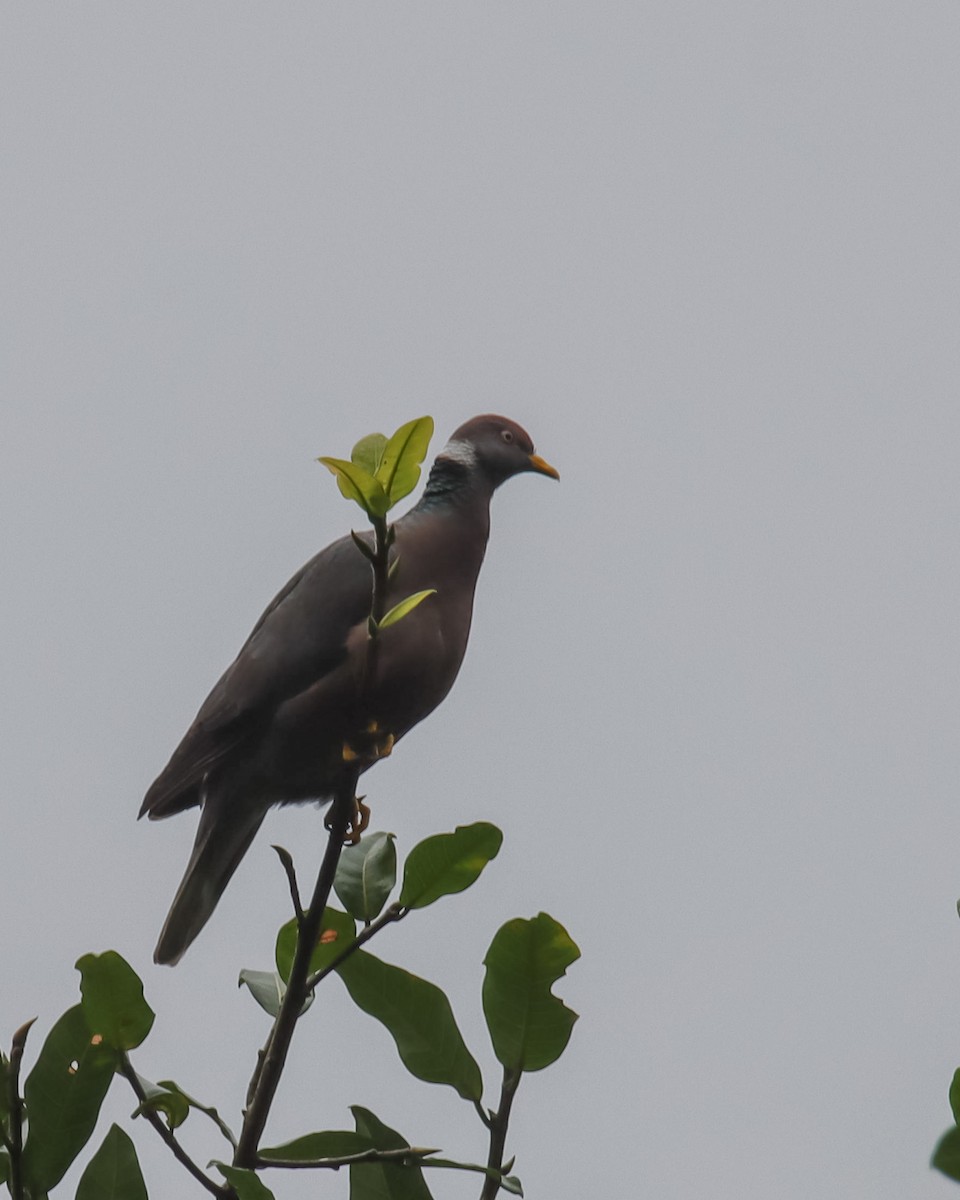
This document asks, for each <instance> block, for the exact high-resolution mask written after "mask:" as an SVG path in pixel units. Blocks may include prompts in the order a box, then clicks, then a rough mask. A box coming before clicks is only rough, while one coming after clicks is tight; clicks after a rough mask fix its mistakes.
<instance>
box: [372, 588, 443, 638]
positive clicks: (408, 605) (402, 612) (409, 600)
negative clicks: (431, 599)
mask: <svg viewBox="0 0 960 1200" xmlns="http://www.w3.org/2000/svg"><path fill="white" fill-rule="evenodd" d="M436 594H437V589H436V588H427V589H426V591H423V592H414V593H413V595H412V596H407V597H406V599H404V600H401V601H400V603H399V604H395V605H394V606H393V608H391V609H390V611H389V612H388V613H384V615H383V618H382V620H381V621H380V628H381V629H389V627H390V626H391V625H396V623H397V622H398V621H402V620H403V618H404V617H405V616H406V615H407V613H409V612H413V610H414V609H415V608H416V607H417V605H418V604H422V603H423V601H424V600H426V598H427V597H428V596H435V595H436Z"/></svg>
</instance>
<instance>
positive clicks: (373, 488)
mask: <svg viewBox="0 0 960 1200" xmlns="http://www.w3.org/2000/svg"><path fill="white" fill-rule="evenodd" d="M317 462H321V463H323V465H324V466H325V467H326V468H327V470H328V471H330V472H332V474H334V475H336V477H337V486H338V487H339V488H340V492H341V494H342V495H344V496H346V498H347V499H348V500H353V501H354V503H356V504H359V505H360V507H361V508H362V509H363V511H364V512H365V513H366V514H367V515H368V516H371V517H382V516H384V515H385V514H386V512H387V509H388V508H389V507H390V502H389V500H388V499H387V493H386V492H385V491H384V490H383V488H382V486H381V485H380V483H379V481H378V480H376V479H374V477H373V476H372V475H370V474H369V473H368V472H367V471H365V470H364V469H363V467H358V466H357V465H356V463H352V462H347V460H346V459H344V458H327V457H322V458H318V459H317Z"/></svg>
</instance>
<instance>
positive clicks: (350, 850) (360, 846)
mask: <svg viewBox="0 0 960 1200" xmlns="http://www.w3.org/2000/svg"><path fill="white" fill-rule="evenodd" d="M393 840H394V835H393V834H392V833H383V832H377V833H371V834H368V835H367V836H366V837H365V838H361V840H360V841H359V842H358V843H357V844H356V845H355V846H346V847H345V848H344V851H343V853H342V854H341V855H340V862H339V863H338V865H337V874H336V878H335V879H334V882H333V886H334V890H335V891H336V893H337V895H338V896H339V898H340V903H341V904H342V905H343V907H344V908H345V909H346V910H347V912H348V913H350V915H351V916H352V917H356V919H357V920H358V921H372V920H373V919H374V918H375V917H377V916H379V915H380V910H381V909H382V908H383V906H384V904H386V902H387V897H388V896H389V895H390V893H391V892H392V891H393V885H394V884H395V883H396V882H397V848H396V846H395V845H394V844H393Z"/></svg>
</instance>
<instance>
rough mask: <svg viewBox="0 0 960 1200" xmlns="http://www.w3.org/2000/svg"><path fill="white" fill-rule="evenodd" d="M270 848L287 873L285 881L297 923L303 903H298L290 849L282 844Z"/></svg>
mask: <svg viewBox="0 0 960 1200" xmlns="http://www.w3.org/2000/svg"><path fill="white" fill-rule="evenodd" d="M270 849H271V850H276V852H277V858H279V859H280V864H281V866H282V867H283V869H284V871H286V873H287V882H288V883H289V884H290V899H291V900H292V901H293V911H294V912H295V913H296V914H297V924H298V925H299V924H300V922H301V921H302V920H303V905H302V904H301V903H300V888H299V886H298V885H297V871H296V868H295V867H294V865H293V858H292V857H291V855H290V851H289V850H286V849H284V847H283V846H271V847H270Z"/></svg>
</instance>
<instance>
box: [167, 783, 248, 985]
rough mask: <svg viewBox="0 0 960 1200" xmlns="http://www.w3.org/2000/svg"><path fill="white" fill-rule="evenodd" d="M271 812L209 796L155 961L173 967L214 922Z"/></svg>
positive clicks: (202, 811) (201, 814)
mask: <svg viewBox="0 0 960 1200" xmlns="http://www.w3.org/2000/svg"><path fill="white" fill-rule="evenodd" d="M265 815H266V809H265V808H264V807H262V806H260V807H256V808H254V807H252V806H240V805H237V806H236V807H235V808H233V809H230V810H229V811H227V810H226V809H224V808H223V807H222V806H221V805H219V804H218V803H217V796H216V795H213V796H208V797H207V798H206V800H205V803H204V805H203V809H202V810H201V813H200V824H199V826H198V828H197V837H196V841H195V842H194V843H193V853H192V854H191V855H190V861H189V862H188V863H187V869H186V871H185V872H184V875H183V879H182V880H181V881H180V887H179V888H178V889H177V894H176V896H174V898H173V904H172V905H171V906H170V912H169V913H168V914H167V919H166V921H165V922H164V924H163V929H162V930H161V931H160V940H159V941H158V942H157V948H156V950H154V952H153V961H154V962H155V963H167V964H169V965H170V966H173V965H174V964H175V963H178V962H179V961H180V959H181V958H182V957H183V954H184V952H185V951H186V949H187V947H188V946H189V945H190V943H191V942H192V941H193V939H194V938H195V937H196V936H197V934H198V933H199V932H200V930H201V929H202V928H203V927H204V925H206V923H207V921H209V920H210V917H211V915H212V914H213V910H214V909H215V908H216V907H217V903H218V901H219V900H220V897H221V895H222V894H223V890H224V888H225V887H226V886H227V884H228V883H229V882H230V877H231V876H232V875H233V873H234V871H235V870H236V869H237V867H238V865H239V863H240V859H241V858H243V856H244V854H246V852H247V850H248V849H249V846H250V843H251V842H252V841H253V839H254V836H255V835H256V832H257V830H258V829H259V828H260V826H261V824H262V822H263V818H264V816H265Z"/></svg>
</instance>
